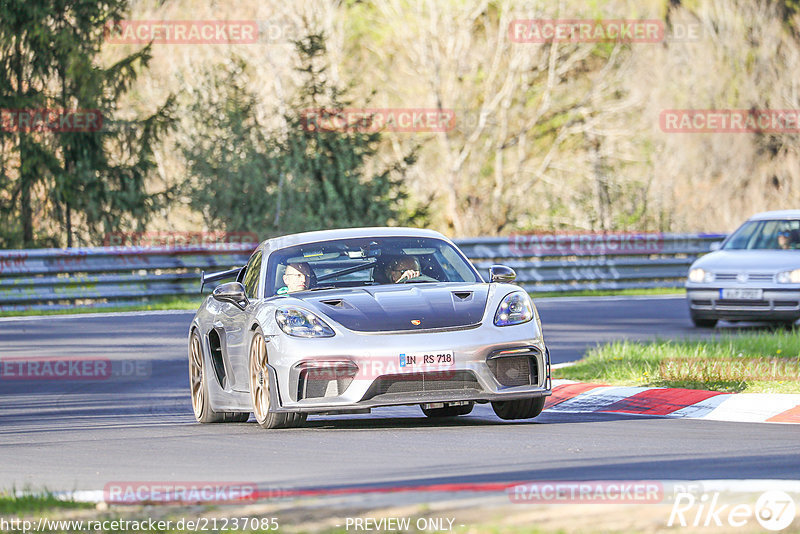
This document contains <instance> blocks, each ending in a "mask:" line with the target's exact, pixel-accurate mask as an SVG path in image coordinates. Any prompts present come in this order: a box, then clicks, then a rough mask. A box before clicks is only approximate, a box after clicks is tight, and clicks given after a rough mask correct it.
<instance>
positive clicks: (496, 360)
mask: <svg viewBox="0 0 800 534" xmlns="http://www.w3.org/2000/svg"><path fill="white" fill-rule="evenodd" d="M538 355H539V350H538V349H536V348H533V347H521V348H516V349H503V350H499V351H495V352H493V353H492V354H491V355H489V358H488V359H487V360H486V364H487V365H488V366H489V370H491V371H492V374H493V375H494V377H495V379H497V381H498V382H499V383H500V385H501V386H505V387H515V386H537V385H539V359H538V357H537V356H538Z"/></svg>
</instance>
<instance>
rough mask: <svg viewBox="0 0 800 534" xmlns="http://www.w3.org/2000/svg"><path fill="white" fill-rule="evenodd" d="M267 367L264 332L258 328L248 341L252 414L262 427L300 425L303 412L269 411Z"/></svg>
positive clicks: (303, 417)
mask: <svg viewBox="0 0 800 534" xmlns="http://www.w3.org/2000/svg"><path fill="white" fill-rule="evenodd" d="M271 387H272V385H271V384H270V380H269V367H268V361H267V344H266V342H265V340H264V334H263V332H261V329H260V328H258V329H256V331H255V332H254V333H253V339H252V341H251V342H250V398H251V399H252V401H253V415H255V416H256V421H257V422H258V424H259V425H261V427H262V428H267V429H270V428H290V427H293V426H300V425H302V424H303V423H304V422H305V420H306V417H307V416H306V414H304V413H275V412H270V411H269V408H270V403H271V399H270V388H271Z"/></svg>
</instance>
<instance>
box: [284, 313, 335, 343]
mask: <svg viewBox="0 0 800 534" xmlns="http://www.w3.org/2000/svg"><path fill="white" fill-rule="evenodd" d="M275 320H276V321H278V326H280V327H281V330H283V331H284V332H285V333H287V334H289V335H290V336H295V337H332V336H333V335H334V332H333V329H332V328H331V327H330V326H328V324H327V323H326V322H325V321H323V320H322V319H320V318H319V317H317V316H316V315H314V314H313V313H311V312H310V311H307V310H302V309H300V308H294V307H292V306H283V307H280V308H278V309H277V310H275Z"/></svg>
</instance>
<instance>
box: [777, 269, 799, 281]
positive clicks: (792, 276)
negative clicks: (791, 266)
mask: <svg viewBox="0 0 800 534" xmlns="http://www.w3.org/2000/svg"><path fill="white" fill-rule="evenodd" d="M775 280H776V281H777V282H778V283H779V284H800V269H795V270H794V271H783V272H782V273H778V275H777V276H776V277H775Z"/></svg>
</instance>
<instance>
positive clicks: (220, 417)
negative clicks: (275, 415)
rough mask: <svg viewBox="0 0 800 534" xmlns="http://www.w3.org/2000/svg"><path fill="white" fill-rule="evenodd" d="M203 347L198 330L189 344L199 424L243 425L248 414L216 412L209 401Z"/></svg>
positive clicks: (192, 392) (191, 378) (192, 385)
mask: <svg viewBox="0 0 800 534" xmlns="http://www.w3.org/2000/svg"><path fill="white" fill-rule="evenodd" d="M203 362H204V360H203V346H202V344H201V341H200V334H199V333H198V332H197V330H195V331H193V332H192V337H191V340H190V342H189V386H190V388H191V394H192V410H193V411H194V418H195V419H197V421H198V422H199V423H243V422H245V421H247V419H249V418H250V414H249V413H248V412H215V411H214V410H212V409H211V403H210V402H209V399H208V374H207V373H206V372H205V365H204V364H203Z"/></svg>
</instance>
